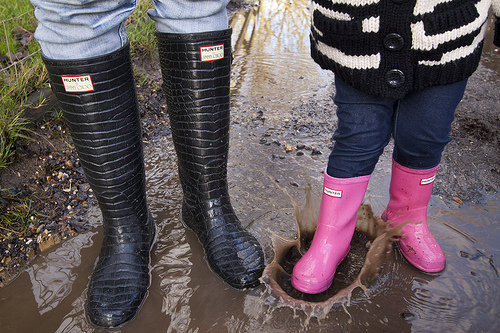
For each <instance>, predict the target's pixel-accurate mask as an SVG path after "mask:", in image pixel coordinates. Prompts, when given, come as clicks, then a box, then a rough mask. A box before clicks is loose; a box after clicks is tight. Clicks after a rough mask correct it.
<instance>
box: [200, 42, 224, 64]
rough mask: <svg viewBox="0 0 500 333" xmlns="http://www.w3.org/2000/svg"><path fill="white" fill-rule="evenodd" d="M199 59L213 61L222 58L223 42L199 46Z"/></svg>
mask: <svg viewBox="0 0 500 333" xmlns="http://www.w3.org/2000/svg"><path fill="white" fill-rule="evenodd" d="M200 54H201V61H202V62H204V61H214V60H219V59H223V58H224V44H220V45H213V46H202V47H200Z"/></svg>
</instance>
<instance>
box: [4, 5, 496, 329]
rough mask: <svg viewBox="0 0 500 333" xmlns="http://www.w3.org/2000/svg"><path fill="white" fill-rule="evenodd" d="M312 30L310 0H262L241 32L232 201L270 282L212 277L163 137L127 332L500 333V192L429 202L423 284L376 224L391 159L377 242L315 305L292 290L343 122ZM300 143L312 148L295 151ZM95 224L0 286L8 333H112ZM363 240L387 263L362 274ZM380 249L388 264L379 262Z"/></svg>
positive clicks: (151, 178) (357, 243)
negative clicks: (300, 119) (146, 262)
mask: <svg viewBox="0 0 500 333" xmlns="http://www.w3.org/2000/svg"><path fill="white" fill-rule="evenodd" d="M307 22H308V10H307V5H306V1H305V0H297V1H294V2H293V4H292V3H291V2H285V1H279V0H262V1H261V5H260V6H259V7H255V8H251V9H250V10H248V11H245V12H242V13H237V14H236V15H234V16H233V18H232V22H231V25H232V26H233V28H234V36H233V44H234V46H235V59H234V70H233V93H232V94H233V95H232V98H233V126H232V131H231V140H232V141H231V148H230V158H229V179H230V193H231V196H232V200H233V204H234V206H235V210H236V211H237V213H238V215H239V216H240V219H241V220H242V222H243V224H244V225H245V226H246V227H247V228H248V229H249V230H250V231H251V232H252V233H253V234H255V235H256V237H257V238H258V239H259V241H260V242H261V244H262V245H263V247H264V251H265V254H266V262H267V263H268V264H269V265H268V267H267V269H266V272H265V275H264V277H263V282H264V283H263V284H262V285H261V286H260V287H259V288H257V289H254V290H250V291H238V290H234V289H232V288H231V287H229V286H227V285H225V284H224V283H223V282H221V281H220V280H219V279H218V278H217V277H216V276H215V275H214V274H213V273H212V272H211V271H210V269H209V268H208V266H207V264H206V262H205V260H204V257H203V250H202V248H201V246H200V244H199V243H198V241H197V239H196V237H195V235H194V234H193V233H192V232H191V231H189V230H186V229H185V228H184V227H183V226H182V223H181V222H180V220H179V212H180V207H181V196H182V193H181V188H180V184H179V181H178V178H177V173H176V167H175V154H174V150H173V145H172V142H171V140H170V138H163V139H159V140H157V141H156V142H153V143H150V144H148V146H147V147H146V151H145V156H146V167H147V170H146V171H147V189H148V196H149V203H150V208H151V211H152V213H153V215H154V217H155V220H156V223H157V225H158V232H159V235H158V239H157V243H156V244H155V246H154V247H153V253H152V270H151V280H152V282H151V287H150V290H149V295H148V297H147V299H146V301H145V302H144V305H143V307H142V308H141V311H140V312H139V314H138V315H137V316H136V317H135V319H134V320H133V321H132V322H130V323H128V324H127V325H125V326H124V327H122V328H120V329H118V330H117V331H121V332H151V333H153V332H226V331H227V332H299V331H301V332H302V331H310V332H317V331H325V332H326V331H328V332H330V331H333V332H337V331H338V332H367V331H369V332H382V331H390V332H413V331H414V332H436V331H451V332H463V331H467V332H494V331H500V324H499V323H498V320H497V318H499V317H500V271H499V270H500V267H499V264H498V260H497V258H498V257H499V256H500V245H499V241H500V233H499V231H498V222H499V216H500V208H499V197H498V195H495V194H485V196H484V198H482V201H481V202H482V204H481V205H478V204H476V205H468V204H464V205H461V206H460V207H458V206H457V205H453V204H449V203H446V202H444V201H443V200H441V199H440V198H439V197H437V196H433V197H432V198H431V202H430V207H429V227H430V229H431V230H432V232H433V234H434V235H435V237H436V239H437V240H438V242H439V243H440V245H441V246H442V248H443V251H444V252H445V255H446V259H447V266H446V269H445V270H444V271H443V272H441V273H439V274H432V275H429V274H423V273H421V272H419V271H418V270H417V269H415V268H413V267H412V266H410V265H409V264H408V263H407V262H405V260H404V259H403V258H402V257H401V255H400V254H399V252H398V251H397V249H395V247H394V248H393V247H392V245H391V242H390V240H389V236H390V235H387V234H384V230H382V229H381V227H380V220H379V219H378V218H377V216H378V215H380V213H381V211H382V210H383V209H384V205H385V204H386V203H387V200H388V184H389V179H390V163H391V159H390V154H387V153H385V154H384V155H383V156H382V157H381V160H380V162H379V164H378V166H377V169H376V171H375V173H374V174H373V176H372V179H371V181H370V185H369V188H368V191H367V194H366V196H365V202H364V204H365V205H364V206H363V210H362V211H360V215H359V217H360V218H359V220H360V221H361V222H362V223H361V224H362V225H361V224H360V229H367V228H370V227H369V226H371V235H370V232H369V233H368V235H366V234H364V233H361V232H357V233H356V237H355V239H354V241H353V251H352V253H351V254H350V256H349V257H348V258H347V260H346V262H345V263H343V264H342V265H341V267H339V272H340V274H339V275H338V277H337V276H336V278H335V280H334V288H336V289H335V290H334V291H330V292H331V294H327V295H323V296H319V297H318V298H307V297H304V295H300V294H298V293H296V292H295V293H294V291H293V290H291V288H290V287H289V282H288V281H287V279H289V271H290V268H291V265H293V262H294V260H296V259H297V254H296V252H294V247H300V246H303V244H299V243H298V242H297V241H296V240H295V238H296V236H297V229H296V216H298V219H297V220H298V221H299V222H300V224H301V225H303V226H302V227H301V230H302V231H303V233H302V236H304V235H306V234H307V232H306V230H307V229H309V228H310V224H311V221H314V220H315V211H316V209H315V207H316V206H317V205H318V199H317V197H316V196H315V194H316V193H320V191H321V185H322V174H321V171H322V170H323V168H324V165H325V163H326V160H327V156H328V154H327V149H326V148H325V147H327V146H328V137H330V136H331V134H332V128H333V127H334V124H335V116H334V112H331V109H332V108H333V106H332V102H331V99H330V97H329V96H330V95H331V89H332V87H331V80H332V75H331V74H329V73H328V72H324V71H321V70H320V69H319V68H318V66H316V65H315V64H314V63H313V62H312V61H311V60H310V58H309V49H308V48H309V44H308V23H307ZM488 38H491V32H490V33H489V37H488ZM485 52H486V58H485V61H484V62H483V65H484V66H485V67H487V68H488V69H489V70H493V71H497V73H498V71H499V68H498V60H499V58H498V51H497V50H496V49H491V50H486V51H485ZM488 52H490V53H488ZM495 66H496V68H495ZM327 110H330V111H327ZM303 112H314V113H315V120H314V121H311V122H310V123H305V124H302V125H301V126H299V127H297V126H294V125H293V122H292V120H293V119H294V117H296V114H297V113H303ZM318 138H321V140H319V139H318ZM325 138H326V139H325ZM317 141H322V142H323V144H319V143H318V142H317ZM277 142H279V144H278V143H277ZM298 143H300V144H301V145H303V146H305V148H304V149H297V147H298ZM287 147H291V148H290V149H288V148H287ZM315 147H317V148H318V149H319V150H324V152H323V154H322V155H320V154H311V150H308V148H315ZM292 149H293V150H292ZM286 151H289V152H288V153H287V152H286ZM371 211H373V213H374V214H375V217H374V216H371V214H370V212H371ZM88 218H89V220H90V221H91V223H92V225H93V227H94V228H93V229H92V230H91V231H89V232H87V233H82V234H79V235H77V236H75V237H73V238H71V239H68V240H66V241H64V242H62V243H61V244H59V245H57V246H55V247H54V248H53V249H51V250H49V251H48V252H46V253H44V254H43V255H39V256H37V257H36V258H35V259H34V260H33V261H32V262H31V263H30V264H29V266H28V268H27V269H26V271H25V272H23V273H21V274H20V275H19V276H18V277H17V278H16V279H15V280H14V281H12V282H11V283H10V284H9V285H7V286H6V287H4V288H2V289H0V329H1V331H2V332H3V333H4V332H100V331H103V330H101V329H98V328H95V327H93V326H92V325H91V324H90V323H89V321H88V320H87V318H86V314H85V310H84V309H85V308H84V304H85V298H86V296H85V295H86V286H87V283H88V279H89V276H90V274H91V272H92V268H93V265H94V263H95V260H96V258H97V255H98V252H99V246H100V245H99V244H100V242H101V239H102V228H101V227H100V226H99V212H98V211H97V210H94V211H92V212H90V213H89V216H88ZM376 236H380V237H379V238H377V239H375V237H376ZM303 238H304V239H307V235H306V236H304V237H303ZM367 244H372V245H373V246H372V248H371V250H370V251H372V250H373V251H372V254H370V253H369V254H368V256H369V257H370V258H372V259H373V260H375V259H376V258H378V260H379V262H374V261H373V260H371V261H370V263H369V264H366V265H364V261H365V256H366V253H367V252H368V248H367ZM275 250H276V251H275ZM373 252H375V254H378V255H377V256H373V257H372V255H373V254H374V253H373ZM275 253H276V255H275ZM381 258H382V259H383V260H380V259H381ZM359 272H361V274H360V273H359ZM351 283H353V284H354V286H353V287H349V284H351ZM327 293H328V291H327ZM296 298H299V299H296Z"/></svg>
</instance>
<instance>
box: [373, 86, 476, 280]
mask: <svg viewBox="0 0 500 333" xmlns="http://www.w3.org/2000/svg"><path fill="white" fill-rule="evenodd" d="M466 84H467V80H465V81H462V82H458V83H455V84H451V85H446V86H437V87H430V88H427V89H425V90H423V91H417V92H413V93H410V94H409V95H408V96H406V97H405V98H404V99H403V100H401V101H400V102H399V106H398V109H397V112H396V115H395V117H394V124H393V133H394V134H393V136H394V142H395V148H394V153H393V166H392V177H391V185H390V189H389V193H390V200H389V203H388V205H387V208H386V209H385V211H384V213H383V214H382V218H383V219H384V220H385V221H390V222H391V223H392V224H393V225H399V224H401V223H403V222H405V221H410V222H411V223H408V224H407V225H405V226H404V227H403V228H402V234H403V237H402V238H401V239H400V240H399V249H400V250H401V253H402V254H403V255H404V256H405V257H406V259H408V261H409V262H410V263H411V264H413V265H414V266H415V267H417V268H419V269H420V270H422V271H425V272H430V273H432V272H439V271H441V270H443V269H444V267H445V257H444V254H443V251H442V250H441V247H440V246H439V244H438V243H437V241H436V240H435V239H434V237H433V236H432V234H431V233H430V231H429V228H428V226H427V205H428V204H429V200H430V197H431V194H432V187H433V184H434V179H435V177H436V172H437V169H438V165H439V162H440V160H441V154H442V152H443V149H444V147H445V146H446V144H447V143H448V142H449V141H450V140H451V138H450V135H449V133H450V131H451V123H452V122H453V119H454V112H455V109H456V107H457V105H458V103H459V102H460V100H461V98H462V96H463V93H464V90H465V86H466Z"/></svg>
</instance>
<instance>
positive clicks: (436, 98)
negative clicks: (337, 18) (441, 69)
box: [327, 78, 467, 178]
mask: <svg viewBox="0 0 500 333" xmlns="http://www.w3.org/2000/svg"><path fill="white" fill-rule="evenodd" d="M466 85H467V80H464V81H461V82H458V83H454V84H450V85H444V86H435V87H429V88H425V89H424V90H420V91H414V92H411V93H409V94H408V95H407V96H406V97H404V98H403V99H401V100H393V99H387V98H382V97H377V96H371V95H368V94H365V93H363V92H361V91H359V90H357V89H355V88H353V87H351V86H349V85H347V84H345V83H344V82H342V81H341V80H340V79H338V78H336V79H335V86H336V89H337V91H336V94H335V98H334V101H335V104H336V105H337V107H338V109H337V116H338V128H337V130H336V132H335V134H334V137H333V138H334V140H335V144H334V147H333V150H332V152H331V154H330V157H329V160H328V169H327V173H328V174H329V175H330V176H332V177H336V178H351V177H358V176H365V175H369V174H371V173H372V172H373V170H374V169H375V165H376V164H377V162H378V159H379V157H380V155H381V154H382V153H383V151H384V148H385V146H386V145H387V144H388V143H389V140H390V138H391V135H392V137H393V138H394V151H393V158H394V160H395V161H396V162H397V163H399V164H401V165H403V166H405V167H408V168H412V169H430V168H433V167H435V166H436V165H438V164H439V162H440V161H441V154H442V152H443V149H444V147H445V146H446V144H447V143H448V142H450V140H451V137H450V131H451V123H452V122H453V119H454V116H455V109H456V107H457V105H458V103H459V102H460V100H461V99H462V96H463V94H464V91H465V86H466Z"/></svg>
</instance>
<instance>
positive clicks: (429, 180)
mask: <svg viewBox="0 0 500 333" xmlns="http://www.w3.org/2000/svg"><path fill="white" fill-rule="evenodd" d="M435 179H436V176H432V177H430V178H424V179H421V180H420V185H427V184H430V183H432V182H433V181H434V180H435Z"/></svg>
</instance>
